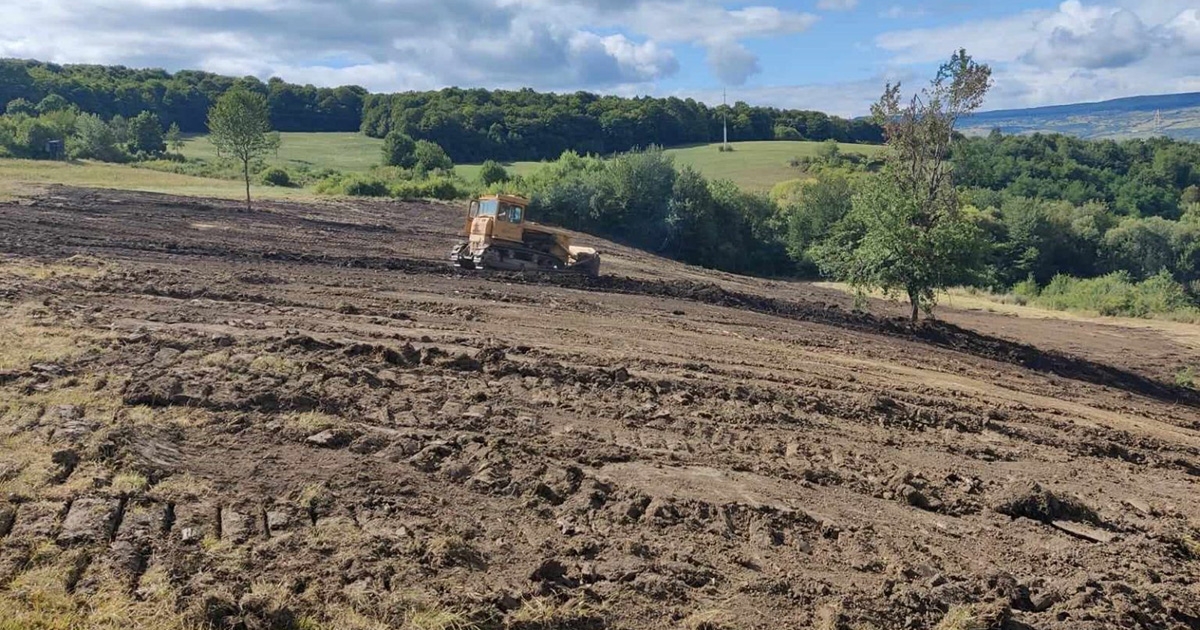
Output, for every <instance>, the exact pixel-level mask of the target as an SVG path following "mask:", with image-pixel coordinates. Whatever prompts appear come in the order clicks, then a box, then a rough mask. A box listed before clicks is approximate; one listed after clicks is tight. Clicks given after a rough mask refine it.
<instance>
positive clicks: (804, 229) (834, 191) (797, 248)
mask: <svg viewBox="0 0 1200 630" xmlns="http://www.w3.org/2000/svg"><path fill="white" fill-rule="evenodd" d="M852 197H853V190H852V189H851V186H850V182H849V180H847V179H846V178H845V177H843V176H841V175H826V174H822V175H821V176H820V177H818V178H817V180H816V181H812V182H804V184H803V186H802V187H800V189H799V190H798V191H796V193H795V194H794V195H792V196H790V197H788V198H786V199H782V200H781V202H782V203H781V206H780V208H779V211H780V213H781V215H782V217H783V220H784V225H785V227H786V230H787V237H786V243H787V250H788V253H789V254H791V256H792V258H793V259H795V260H797V261H802V263H803V266H802V270H803V271H805V272H807V273H812V272H814V271H816V269H815V266H814V265H813V264H812V263H811V262H809V259H810V253H809V249H810V248H812V247H813V246H815V245H817V244H818V243H820V242H822V241H824V240H825V238H826V237H828V235H829V232H830V230H831V229H832V228H833V226H834V225H836V224H837V222H838V221H841V220H842V218H844V217H845V216H846V215H847V214H849V213H850V210H851V208H852V204H851V199H852Z"/></svg>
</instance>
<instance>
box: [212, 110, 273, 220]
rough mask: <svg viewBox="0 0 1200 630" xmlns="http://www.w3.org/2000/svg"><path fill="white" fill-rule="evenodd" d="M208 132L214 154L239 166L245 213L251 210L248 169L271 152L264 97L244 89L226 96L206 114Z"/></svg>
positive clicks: (268, 114) (269, 120)
mask: <svg viewBox="0 0 1200 630" xmlns="http://www.w3.org/2000/svg"><path fill="white" fill-rule="evenodd" d="M208 131H209V139H210V140H211V141H212V143H213V145H215V146H216V147H217V150H218V151H220V152H221V154H222V155H224V156H227V157H229V158H231V159H233V160H236V161H237V162H238V163H240V164H241V166H242V175H243V178H244V179H245V182H246V209H247V210H249V209H251V206H250V165H251V163H256V162H258V161H259V160H261V159H262V157H263V156H264V155H266V154H267V153H268V152H270V151H271V150H272V149H273V148H274V147H273V145H274V142H273V141H272V138H271V136H270V135H269V134H270V131H271V119H270V113H269V111H268V109H267V99H266V97H265V96H263V95H262V94H258V93H256V92H251V91H249V90H246V89H233V90H230V91H228V92H226V93H225V94H224V95H222V96H221V98H220V100H218V101H217V104H216V105H214V106H213V108H212V109H211V110H210V111H209V113H208Z"/></svg>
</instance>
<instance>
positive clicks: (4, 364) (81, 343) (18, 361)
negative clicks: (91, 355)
mask: <svg viewBox="0 0 1200 630" xmlns="http://www.w3.org/2000/svg"><path fill="white" fill-rule="evenodd" d="M53 319H54V316H53V315H52V314H51V313H50V312H49V311H48V310H46V309H45V308H43V307H42V306H40V305H39V304H37V303H34V302H25V303H22V304H18V305H16V306H14V307H12V308H11V309H9V310H8V311H7V312H5V311H3V310H0V370H15V369H26V368H28V367H29V366H30V365H32V364H35V363H56V362H62V361H69V360H71V359H74V358H75V357H78V356H80V355H83V354H84V353H86V352H87V351H88V350H89V349H91V348H92V342H93V341H94V337H93V335H90V334H88V333H84V332H82V331H75V330H68V329H66V328H62V327H59V326H55V325H53V323H52V322H53Z"/></svg>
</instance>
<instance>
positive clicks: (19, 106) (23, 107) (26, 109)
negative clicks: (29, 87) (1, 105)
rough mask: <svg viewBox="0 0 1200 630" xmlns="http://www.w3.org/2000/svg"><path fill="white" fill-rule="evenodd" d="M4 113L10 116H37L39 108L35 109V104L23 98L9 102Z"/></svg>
mask: <svg viewBox="0 0 1200 630" xmlns="http://www.w3.org/2000/svg"><path fill="white" fill-rule="evenodd" d="M4 113H6V114H8V115H9V116H19V115H24V116H36V115H37V107H34V105H33V103H30V102H29V101H27V100H25V99H23V98H18V99H13V100H11V101H9V102H8V107H6V108H5V110H4Z"/></svg>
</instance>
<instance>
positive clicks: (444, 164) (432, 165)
mask: <svg viewBox="0 0 1200 630" xmlns="http://www.w3.org/2000/svg"><path fill="white" fill-rule="evenodd" d="M413 154H414V155H415V156H416V162H417V163H416V168H417V169H418V170H422V171H425V172H432V171H448V170H450V169H452V168H454V162H452V161H451V160H450V156H449V155H447V154H446V151H445V150H443V149H442V147H441V146H440V145H438V144H437V143H434V142H430V141H428V140H418V141H417V146H416V149H414V150H413Z"/></svg>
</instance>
